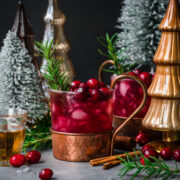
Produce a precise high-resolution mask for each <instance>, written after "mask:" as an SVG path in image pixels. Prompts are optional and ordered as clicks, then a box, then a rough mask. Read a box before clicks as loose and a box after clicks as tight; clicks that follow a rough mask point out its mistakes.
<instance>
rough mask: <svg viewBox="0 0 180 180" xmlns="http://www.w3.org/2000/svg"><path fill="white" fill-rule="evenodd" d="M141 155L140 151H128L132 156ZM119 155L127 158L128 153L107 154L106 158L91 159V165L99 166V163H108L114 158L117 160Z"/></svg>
mask: <svg viewBox="0 0 180 180" xmlns="http://www.w3.org/2000/svg"><path fill="white" fill-rule="evenodd" d="M135 153H136V154H137V155H138V156H139V155H140V152H139V151H135V152H130V153H128V154H129V155H130V156H132V157H135V156H136V154H135ZM117 157H121V158H126V157H127V155H126V154H119V155H114V156H107V157H104V158H98V159H93V160H90V165H91V166H97V165H99V164H103V163H106V162H110V161H114V160H117V159H118V158H117Z"/></svg>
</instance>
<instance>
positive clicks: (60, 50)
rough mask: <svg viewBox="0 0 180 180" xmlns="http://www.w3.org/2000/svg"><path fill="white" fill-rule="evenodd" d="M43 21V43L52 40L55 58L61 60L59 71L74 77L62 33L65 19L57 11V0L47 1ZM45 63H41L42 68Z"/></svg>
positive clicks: (68, 48)
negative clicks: (54, 45) (55, 45)
mask: <svg viewBox="0 0 180 180" xmlns="http://www.w3.org/2000/svg"><path fill="white" fill-rule="evenodd" d="M44 21H45V23H46V27H45V32H44V38H43V42H47V40H49V41H50V40H52V39H54V44H57V47H56V51H55V56H56V58H58V59H62V60H63V63H62V65H61V71H66V72H68V73H69V74H72V78H73V77H74V76H75V73H74V68H73V66H72V63H71V61H70V58H69V55H68V52H69V50H70V45H69V43H68V41H67V38H66V36H65V33H64V23H65V21H66V17H65V15H64V14H63V13H62V11H61V10H60V9H59V5H58V0H49V4H48V8H47V12H46V15H45V17H44ZM45 63H46V61H43V63H42V66H43V65H45Z"/></svg>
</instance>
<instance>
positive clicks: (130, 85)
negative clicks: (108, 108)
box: [112, 77, 151, 118]
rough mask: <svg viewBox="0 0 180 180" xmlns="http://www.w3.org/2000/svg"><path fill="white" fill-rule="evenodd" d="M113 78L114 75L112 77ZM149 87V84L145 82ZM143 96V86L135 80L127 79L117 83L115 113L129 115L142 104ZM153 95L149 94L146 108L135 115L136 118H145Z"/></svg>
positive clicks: (114, 97)
mask: <svg viewBox="0 0 180 180" xmlns="http://www.w3.org/2000/svg"><path fill="white" fill-rule="evenodd" d="M112 78H113V77H112ZM145 85H146V87H147V88H148V87H149V85H150V84H149V85H147V84H146V83H145ZM142 98H143V90H142V88H141V86H140V85H139V84H138V83H137V82H136V81H134V80H131V79H126V80H121V81H119V82H117V83H116V85H115V89H114V95H113V103H114V105H113V106H114V115H116V116H120V117H129V116H130V115H131V114H132V113H133V112H134V111H135V110H136V109H137V108H138V106H139V105H140V104H141V102H142ZM150 102H151V97H150V96H148V99H147V103H146V105H145V106H144V108H143V109H142V110H141V111H140V112H139V113H138V114H137V115H136V116H135V118H143V117H144V116H145V114H146V112H147V111H148V108H149V105H150Z"/></svg>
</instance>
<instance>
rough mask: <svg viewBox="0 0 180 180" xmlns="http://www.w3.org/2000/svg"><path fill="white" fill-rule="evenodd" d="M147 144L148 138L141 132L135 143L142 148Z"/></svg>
mask: <svg viewBox="0 0 180 180" xmlns="http://www.w3.org/2000/svg"><path fill="white" fill-rule="evenodd" d="M148 142H149V138H148V136H147V135H146V134H145V133H142V132H141V133H139V134H138V135H137V136H136V143H137V144H139V145H140V146H143V145H145V144H146V143H148Z"/></svg>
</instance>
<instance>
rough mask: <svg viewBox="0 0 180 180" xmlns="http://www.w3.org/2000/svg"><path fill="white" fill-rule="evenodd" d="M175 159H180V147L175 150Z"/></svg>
mask: <svg viewBox="0 0 180 180" xmlns="http://www.w3.org/2000/svg"><path fill="white" fill-rule="evenodd" d="M173 159H174V160H176V161H180V149H176V150H174V151H173Z"/></svg>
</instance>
